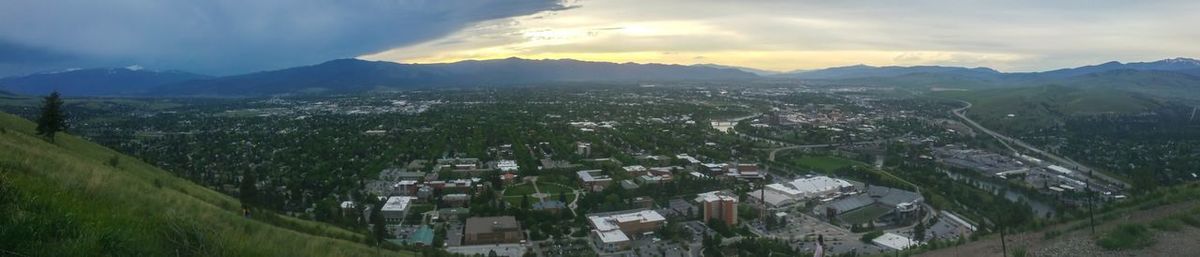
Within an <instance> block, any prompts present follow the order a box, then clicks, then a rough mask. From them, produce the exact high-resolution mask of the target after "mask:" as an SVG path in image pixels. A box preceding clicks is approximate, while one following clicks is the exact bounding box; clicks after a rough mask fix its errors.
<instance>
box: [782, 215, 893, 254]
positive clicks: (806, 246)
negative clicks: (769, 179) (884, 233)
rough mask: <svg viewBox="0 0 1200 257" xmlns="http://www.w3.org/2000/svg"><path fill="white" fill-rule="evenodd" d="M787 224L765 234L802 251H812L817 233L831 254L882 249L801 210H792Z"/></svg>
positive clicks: (870, 251)
mask: <svg viewBox="0 0 1200 257" xmlns="http://www.w3.org/2000/svg"><path fill="white" fill-rule="evenodd" d="M787 224H788V225H787V226H786V227H783V228H780V229H776V230H774V231H769V232H767V233H766V235H767V236H770V237H774V238H779V239H784V240H787V241H788V242H789V243H791V244H792V247H793V248H795V249H799V250H800V251H802V252H807V251H812V248H813V242H814V241H816V239H817V235H821V236H824V237H825V250H826V252H827V253H831V254H842V253H848V252H858V253H871V254H873V253H879V252H881V251H883V250H884V249H883V248H881V247H878V246H875V245H874V244H867V243H863V242H862V241H859V238H860V237H861V235H859V234H855V233H850V231H849V230H847V229H845V228H841V227H838V226H834V225H832V224H829V223H826V222H824V221H821V220H818V219H816V218H813V217H811V216H808V215H804V214H803V213H802V212H796V211H793V212H792V213H791V214H789V215H788V222H787Z"/></svg>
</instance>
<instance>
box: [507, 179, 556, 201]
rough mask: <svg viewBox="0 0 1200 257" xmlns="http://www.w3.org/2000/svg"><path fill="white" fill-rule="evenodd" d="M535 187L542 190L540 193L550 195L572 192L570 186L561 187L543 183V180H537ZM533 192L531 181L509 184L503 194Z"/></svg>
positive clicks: (514, 194) (518, 194)
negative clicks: (514, 184)
mask: <svg viewBox="0 0 1200 257" xmlns="http://www.w3.org/2000/svg"><path fill="white" fill-rule="evenodd" d="M537 189H540V190H541V191H542V193H546V194H552V195H557V194H560V193H570V192H572V189H570V188H566V187H563V186H560V185H555V184H549V183H545V182H538V183H537ZM535 192H536V191H534V188H533V183H525V184H520V185H516V186H511V187H508V188H506V189H504V196H506V197H507V196H522V195H531V194H533V193H535Z"/></svg>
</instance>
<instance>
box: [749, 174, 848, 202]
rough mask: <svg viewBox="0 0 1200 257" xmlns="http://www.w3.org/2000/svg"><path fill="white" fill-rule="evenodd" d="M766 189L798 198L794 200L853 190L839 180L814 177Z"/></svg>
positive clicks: (846, 183) (772, 185) (770, 186)
mask: <svg viewBox="0 0 1200 257" xmlns="http://www.w3.org/2000/svg"><path fill="white" fill-rule="evenodd" d="M767 189H768V190H772V191H775V192H778V193H780V194H783V195H787V196H788V197H793V198H798V199H796V200H805V199H809V198H820V197H828V196H830V195H833V194H836V193H842V192H846V191H849V190H853V189H854V185H851V184H850V182H846V181H845V180H841V179H836V178H830V177H826V176H816V177H810V178H800V179H796V180H792V181H789V182H786V183H777V184H770V185H767Z"/></svg>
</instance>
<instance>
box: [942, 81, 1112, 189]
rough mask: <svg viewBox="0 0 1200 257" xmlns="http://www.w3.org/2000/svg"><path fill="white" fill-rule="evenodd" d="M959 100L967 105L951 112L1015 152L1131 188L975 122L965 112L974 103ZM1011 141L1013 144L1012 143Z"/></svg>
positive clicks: (1102, 174) (1081, 165) (1100, 173)
mask: <svg viewBox="0 0 1200 257" xmlns="http://www.w3.org/2000/svg"><path fill="white" fill-rule="evenodd" d="M959 102H962V103H963V104H966V106H963V107H961V108H958V109H954V110H951V111H950V112H951V113H953V114H954V116H958V118H959V119H962V120H963V121H966V122H967V124H971V126H972V127H975V128H976V129H979V130H980V131H983V132H984V133H987V134H988V135H991V136H992V137H993V138H996V140H999V141H1000V143H1001V144H1004V146H1006V147H1008V149H1010V150H1012V151H1013V152H1017V150H1016V149H1014V148H1013V147H1012V145H1016V146H1018V147H1021V148H1025V149H1027V150H1029V151H1031V152H1034V153H1037V154H1039V155H1042V156H1045V157H1047V158H1049V159H1050V160H1053V161H1055V162H1057V163H1060V164H1063V165H1064V166H1067V167H1070V168H1072V169H1074V170H1076V171H1079V172H1082V173H1087V174H1092V176H1095V177H1097V178H1100V179H1102V180H1104V181H1108V182H1109V183H1113V184H1117V185H1121V186H1122V187H1125V188H1129V184H1128V183H1125V181H1121V180H1120V179H1116V178H1113V177H1110V176H1108V175H1105V174H1104V173H1102V172H1092V171H1093V169H1092V168H1089V167H1087V166H1084V165H1083V164H1079V163H1078V162H1075V161H1073V160H1071V159H1068V158H1065V157H1061V156H1058V155H1055V154H1052V153H1050V152H1046V151H1042V149H1038V148H1037V147H1033V146H1032V145H1029V144H1027V143H1025V142H1024V141H1021V140H1019V139H1015V138H1011V137H1008V136H1005V135H1004V134H1000V133H997V132H996V131H992V130H991V129H988V128H986V127H984V126H983V125H979V123H977V122H975V120H972V119H971V118H968V117H967V115H965V113H966V112H967V109H970V108H971V106H972V104H971V103H970V102H967V101H961V100H960V101H959ZM1010 143H1011V144H1012V145H1010ZM1018 153H1019V152H1018ZM1081 175H1082V174H1081Z"/></svg>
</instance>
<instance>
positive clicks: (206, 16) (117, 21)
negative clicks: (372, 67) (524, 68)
mask: <svg viewBox="0 0 1200 257" xmlns="http://www.w3.org/2000/svg"><path fill="white" fill-rule="evenodd" d="M3 5H4V6H3V7H2V8H0V64H5V65H0V66H11V65H13V64H14V62H23V63H25V64H27V65H26V66H29V67H33V66H45V67H47V68H51V67H79V66H116V65H120V66H124V65H130V64H140V65H143V66H146V67H151V68H157V69H181V70H189V71H196V72H202V73H211V74H230V73H241V72H249V71H256V70H265V69H276V68H284V67H289V66H295V65H303V64H312V63H317V62H321V61H325V60H329V59H334V58H346V57H354V56H358V55H362V54H368V53H372V52H378V51H382V50H386V49H390V48H395V47H399V46H404V45H408V44H413V43H419V42H424V41H428V40H432V39H436V38H439V37H442V36H444V35H446V34H448V33H451V32H454V31H457V30H459V29H462V28H464V27H466V26H470V25H472V24H475V23H477V22H480V21H485V20H491V19H497V18H505V17H512V16H521V15H529V14H534V13H538V12H541V11H546V10H556V9H561V8H563V7H562V5H561V4H560V3H559V1H558V0H507V1H503V0H494V1H493V0H358V1H332V0H330V1H322V0H256V1H239V0H204V1H152V0H106V1H94V0H57V1H9V2H6V3H4V4H3ZM68 57H73V58H74V59H75V60H71V61H70V62H64V58H68ZM11 72H13V71H12V70H0V74H2V73H11Z"/></svg>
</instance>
